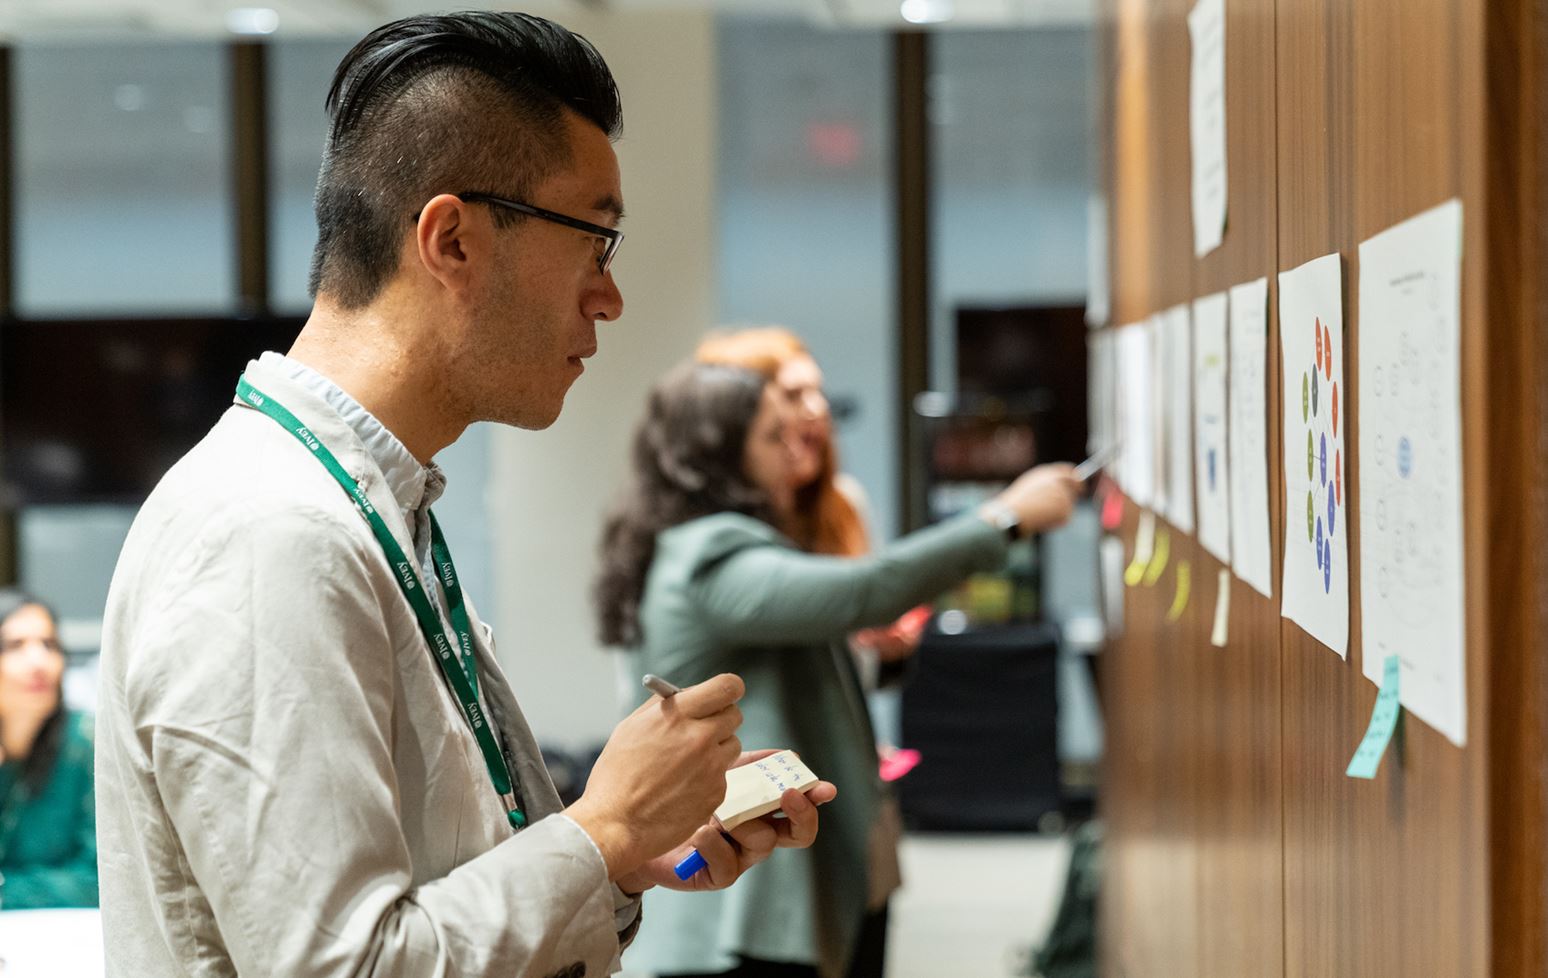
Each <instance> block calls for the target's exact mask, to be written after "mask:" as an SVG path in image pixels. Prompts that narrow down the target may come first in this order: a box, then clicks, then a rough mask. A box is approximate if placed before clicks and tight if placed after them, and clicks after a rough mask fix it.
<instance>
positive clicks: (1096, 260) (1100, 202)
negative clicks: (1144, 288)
mask: <svg viewBox="0 0 1548 978" xmlns="http://www.w3.org/2000/svg"><path fill="white" fill-rule="evenodd" d="M1107 241H1108V239H1107V195H1106V194H1099V193H1094V194H1091V195H1090V196H1089V197H1087V198H1086V325H1087V326H1090V327H1091V328H1092V329H1096V328H1098V327H1100V326H1106V325H1107V320H1108V317H1109V316H1110V315H1111V313H1112V301H1111V295H1112V293H1111V291H1110V290H1109V284H1108V271H1107V248H1108V243H1107Z"/></svg>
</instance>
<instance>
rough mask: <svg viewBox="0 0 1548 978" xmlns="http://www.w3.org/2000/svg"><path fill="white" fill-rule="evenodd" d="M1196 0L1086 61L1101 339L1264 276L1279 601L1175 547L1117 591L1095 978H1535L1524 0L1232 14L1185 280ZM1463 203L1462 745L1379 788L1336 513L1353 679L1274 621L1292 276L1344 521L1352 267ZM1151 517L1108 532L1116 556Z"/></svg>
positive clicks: (1265, 2) (1333, 4)
mask: <svg viewBox="0 0 1548 978" xmlns="http://www.w3.org/2000/svg"><path fill="white" fill-rule="evenodd" d="M1189 6H1191V3H1190V2H1189V0H1150V2H1145V0H1115V2H1114V3H1112V4H1109V5H1108V8H1107V12H1108V16H1109V17H1110V21H1109V23H1110V28H1111V29H1110V33H1109V34H1108V36H1107V38H1106V41H1105V47H1104V50H1105V51H1106V57H1107V59H1108V62H1109V78H1110V79H1111V80H1112V89H1111V100H1110V102H1109V111H1110V112H1111V118H1110V120H1109V123H1110V125H1109V129H1110V136H1111V138H1110V142H1109V144H1108V147H1107V150H1108V155H1107V159H1108V164H1107V165H1108V169H1109V194H1110V201H1111V208H1110V213H1111V220H1112V227H1111V239H1112V272H1113V296H1114V311H1113V321H1114V322H1115V323H1129V322H1135V321H1138V320H1141V319H1143V318H1145V317H1147V316H1149V315H1151V314H1153V313H1156V312H1159V311H1161V310H1163V309H1165V308H1167V307H1169V306H1171V305H1174V304H1176V303H1178V302H1183V301H1188V300H1191V299H1193V298H1196V297H1198V296H1201V295H1205V294H1208V293H1211V292H1217V291H1221V290H1224V289H1226V288H1228V287H1229V286H1232V285H1235V284H1239V283H1241V282H1245V281H1248V280H1251V279H1254V278H1257V277H1259V276H1265V275H1266V276H1269V277H1270V307H1271V315H1270V329H1271V334H1270V338H1269V350H1270V356H1269V363H1268V374H1267V375H1268V378H1269V391H1268V400H1269V405H1270V418H1269V422H1268V429H1269V442H1270V444H1269V449H1268V450H1269V452H1270V466H1269V473H1270V505H1271V510H1272V512H1271V518H1272V519H1271V521H1272V527H1273V534H1272V544H1273V546H1272V550H1273V560H1274V565H1275V573H1274V589H1275V597H1273V598H1272V599H1266V598H1263V597H1261V596H1259V595H1257V594H1256V592H1253V591H1252V590H1251V589H1250V588H1248V587H1247V586H1246V585H1245V584H1243V583H1242V582H1240V581H1233V584H1232V594H1231V601H1232V613H1231V632H1230V641H1229V644H1228V646H1227V648H1225V649H1223V650H1222V649H1214V648H1212V647H1211V646H1209V644H1208V632H1209V618H1210V612H1211V611H1212V608H1213V603H1214V590H1215V584H1214V581H1215V572H1216V571H1217V570H1218V567H1219V565H1218V564H1217V563H1216V562H1215V561H1214V560H1213V559H1212V558H1211V557H1209V556H1208V555H1207V554H1205V553H1204V552H1203V551H1202V549H1201V548H1199V547H1198V545H1197V543H1196V542H1195V541H1194V540H1192V539H1191V538H1182V537H1181V536H1179V535H1177V534H1175V533H1174V534H1172V538H1171V550H1172V561H1171V563H1172V567H1173V568H1175V566H1176V564H1177V562H1178V561H1179V560H1182V559H1186V560H1188V561H1189V563H1190V565H1191V567H1192V570H1193V583H1194V599H1193V602H1192V604H1191V607H1190V609H1189V612H1188V614H1187V615H1185V616H1184V618H1183V620H1182V621H1180V622H1177V623H1175V624H1167V623H1166V622H1165V621H1164V616H1165V612H1166V609H1167V607H1168V605H1169V604H1170V599H1171V594H1172V588H1173V587H1174V586H1175V583H1174V582H1175V576H1174V575H1175V571H1174V570H1173V569H1169V571H1168V573H1167V574H1166V575H1165V576H1164V578H1163V581H1162V582H1161V583H1160V584H1159V585H1157V586H1156V587H1154V588H1146V587H1138V588H1132V589H1129V590H1128V591H1127V594H1126V615H1127V621H1128V628H1127V630H1126V632H1125V634H1124V635H1123V636H1122V637H1121V638H1120V639H1118V640H1117V641H1116V642H1114V643H1113V648H1112V651H1111V654H1110V655H1109V656H1108V658H1107V660H1106V661H1105V663H1104V694H1105V696H1106V699H1107V711H1106V712H1107V716H1108V718H1109V726H1110V731H1109V741H1108V755H1109V756H1108V763H1107V768H1106V771H1105V775H1104V777H1105V782H1104V784H1105V795H1104V812H1105V814H1106V817H1107V819H1108V824H1109V844H1108V865H1109V874H1108V878H1107V885H1106V888H1105V889H1104V893H1103V900H1102V910H1103V927H1102V934H1103V973H1104V974H1107V975H1113V976H1122V978H1139V976H1145V975H1154V976H1158V978H1173V976H1193V975H1200V976H1231V978H1238V976H1265V978H1266V976H1274V978H1290V976H1294V978H1302V976H1352V978H1387V976H1391V978H1398V976H1408V975H1413V974H1425V975H1440V976H1448V978H1449V976H1454V975H1455V976H1474V975H1476V976H1491V978H1492V976H1497V978H1526V976H1529V975H1543V974H1548V960H1545V945H1548V940H1545V934H1548V925H1545V917H1548V900H1545V897H1544V882H1545V880H1548V851H1545V850H1548V847H1545V845H1544V843H1545V841H1548V840H1545V838H1544V836H1545V834H1548V832H1545V829H1548V788H1545V784H1548V780H1545V777H1544V773H1543V772H1544V768H1545V766H1548V765H1545V760H1548V757H1545V751H1548V733H1545V730H1548V669H1545V668H1544V661H1543V654H1542V653H1543V650H1544V647H1545V642H1544V639H1543V636H1544V634H1548V580H1545V575H1548V567H1545V564H1548V558H1545V556H1544V549H1545V546H1548V512H1545V511H1548V485H1545V482H1548V393H1545V391H1544V382H1545V380H1548V331H1545V330H1544V328H1543V326H1544V323H1545V320H1548V289H1545V288H1544V286H1543V284H1542V283H1544V282H1548V230H1545V222H1544V221H1543V220H1542V219H1541V214H1542V205H1543V204H1544V202H1545V197H1548V195H1545V194H1544V189H1545V188H1544V175H1545V172H1548V134H1545V133H1548V126H1545V124H1544V117H1545V115H1548V92H1545V91H1544V89H1543V84H1544V81H1545V78H1544V72H1543V65H1544V64H1545V63H1548V26H1545V18H1544V17H1543V12H1542V10H1541V9H1540V7H1541V6H1542V0H1497V2H1495V3H1491V4H1487V5H1485V4H1478V3H1474V2H1470V0H1227V139H1228V167H1229V175H1230V184H1229V192H1230V199H1229V208H1228V214H1229V218H1228V220H1229V223H1228V227H1227V232H1226V237H1225V241H1224V243H1223V245H1222V246H1221V247H1220V248H1219V249H1217V250H1216V251H1215V252H1213V253H1211V254H1210V255H1208V256H1206V257H1205V258H1204V259H1202V260H1198V261H1195V260H1194V259H1193V256H1192V247H1191V244H1192V239H1191V218H1190V212H1189V198H1190V181H1189V169H1188V166H1189V161H1188V148H1187V132H1188V129H1187V112H1188V64H1189V51H1190V48H1189V42H1188V36H1187V28H1186V15H1187V11H1188V8H1189ZM1451 197H1460V198H1461V199H1462V200H1463V202H1464V212H1465V219H1464V227H1465V246H1464V265H1463V394H1464V409H1463V432H1464V434H1463V437H1464V463H1463V464H1464V494H1465V498H1466V500H1467V515H1466V539H1467V550H1466V555H1467V575H1468V582H1467V611H1468V642H1469V656H1468V684H1469V685H1468V711H1469V729H1468V744H1467V747H1466V748H1465V749H1459V748H1457V747H1455V746H1454V745H1452V744H1451V743H1449V742H1448V741H1447V740H1446V739H1445V738H1444V737H1442V736H1441V735H1440V734H1438V733H1436V732H1435V731H1434V730H1433V729H1431V728H1429V727H1427V726H1426V725H1424V724H1423V723H1422V722H1419V721H1416V720H1414V719H1412V718H1407V719H1405V721H1404V723H1403V725H1402V726H1401V728H1400V731H1399V735H1398V738H1397V739H1396V740H1395V741H1394V744H1393V747H1392V748H1391V749H1390V750H1389V753H1388V756H1387V759H1386V760H1385V761H1384V763H1383V768H1382V772H1381V774H1380V776H1379V777H1378V778H1377V779H1376V780H1375V781H1372V782H1360V781H1353V780H1351V779H1348V778H1346V777H1345V776H1344V774H1343V771H1344V767H1345V765H1346V764H1347V762H1348V760H1349V757H1350V755H1351V754H1352V752H1353V750H1354V747H1355V745H1356V744H1357V743H1358V741H1359V739H1360V736H1361V734H1362V733H1363V731H1364V727H1365V725H1366V723H1367V721H1368V719H1369V716H1370V712H1371V709H1372V706H1373V704H1374V701H1375V697H1376V689H1375V687H1374V686H1373V685H1372V684H1371V683H1369V682H1368V681H1367V680H1366V679H1365V678H1364V676H1363V673H1362V669H1361V655H1362V650H1361V648H1360V642H1359V630H1360V614H1359V607H1360V604H1359V602H1360V575H1359V561H1358V553H1359V549H1358V548H1359V539H1360V537H1359V532H1360V529H1359V526H1358V509H1357V506H1354V505H1351V507H1350V510H1349V511H1350V521H1349V525H1350V561H1351V575H1352V576H1351V581H1350V629H1351V631H1350V643H1349V646H1350V653H1349V657H1348V659H1347V660H1343V659H1340V658H1339V657H1338V656H1337V655H1336V654H1335V653H1333V652H1332V651H1330V650H1328V649H1326V648H1325V647H1323V646H1321V645H1320V644H1319V643H1317V642H1315V641H1314V640H1312V639H1311V638H1310V637H1309V636H1307V635H1306V634H1305V633H1303V632H1302V631H1301V630H1300V629H1299V628H1298V627H1297V626H1295V625H1293V624H1291V623H1289V622H1286V621H1283V620H1282V619H1281V618H1280V616H1279V607H1280V601H1279V595H1280V594H1281V593H1282V582H1281V580H1280V571H1279V565H1280V563H1281V561H1282V554H1283V540H1284V532H1285V528H1284V519H1283V505H1284V503H1283V464H1282V462H1281V457H1282V447H1281V433H1280V432H1281V423H1282V422H1281V417H1280V408H1279V405H1280V403H1281V401H1282V394H1281V391H1280V387H1281V381H1280V373H1281V366H1280V360H1279V335H1278V323H1277V303H1278V289H1277V282H1275V281H1274V277H1275V276H1276V275H1277V273H1278V272H1280V271H1282V270H1287V269H1290V268H1293V267H1295V266H1297V265H1299V264H1301V263H1302V262H1305V261H1308V260H1310V259H1312V258H1316V257H1319V256H1321V255H1324V254H1329V253H1333V252H1338V253H1340V254H1342V255H1343V257H1344V282H1345V324H1346V327H1345V350H1344V353H1345V362H1346V364H1347V365H1348V370H1347V373H1346V378H1347V380H1346V386H1347V388H1348V391H1347V397H1346V400H1347V404H1348V407H1349V411H1348V413H1347V417H1348V419H1349V420H1348V422H1347V427H1348V428H1349V434H1348V435H1347V440H1346V445H1348V446H1350V451H1349V454H1350V455H1351V457H1350V458H1349V460H1348V463H1347V465H1348V469H1347V471H1346V473H1345V478H1346V480H1347V481H1348V482H1349V483H1350V491H1351V496H1352V497H1353V498H1358V493H1359V491H1360V487H1359V480H1358V457H1357V455H1356V454H1355V453H1356V452H1357V450H1358V449H1357V444H1358V425H1359V393H1360V392H1359V389H1358V379H1357V370H1358V363H1357V360H1356V356H1357V337H1358V331H1359V328H1360V321H1359V308H1358V303H1357V301H1356V297H1357V295H1358V281H1359V279H1358V276H1359V266H1358V251H1357V249H1358V245H1359V243H1360V241H1362V240H1364V239H1366V238H1368V237H1370V236H1371V235H1373V234H1375V233H1377V232H1379V231H1381V230H1382V229H1384V228H1386V227H1389V226H1390V225H1392V224H1394V223H1397V222H1399V221H1401V220H1403V219H1405V218H1407V217H1410V216H1412V215H1414V214H1417V213H1419V212H1420V211H1423V210H1425V209H1427V208H1429V207H1431V206H1433V205H1435V204H1437V203H1440V202H1441V201H1443V200H1446V199H1449V198H1451ZM1137 520H1138V514H1137V513H1136V512H1135V511H1134V510H1133V508H1132V507H1130V510H1129V512H1128V513H1127V514H1126V518H1125V521H1124V526H1123V527H1122V529H1121V531H1120V533H1121V535H1122V536H1123V538H1124V540H1125V541H1126V544H1127V545H1128V546H1129V547H1130V548H1131V551H1132V545H1133V539H1134V535H1135V526H1136V525H1137Z"/></svg>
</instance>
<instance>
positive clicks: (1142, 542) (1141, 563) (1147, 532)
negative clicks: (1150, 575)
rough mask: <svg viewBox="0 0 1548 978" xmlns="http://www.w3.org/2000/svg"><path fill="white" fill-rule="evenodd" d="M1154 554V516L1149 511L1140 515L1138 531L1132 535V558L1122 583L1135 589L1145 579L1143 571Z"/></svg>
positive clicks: (1125, 570)
mask: <svg viewBox="0 0 1548 978" xmlns="http://www.w3.org/2000/svg"><path fill="white" fill-rule="evenodd" d="M1155 552H1156V515H1155V514H1154V513H1152V512H1150V511H1148V510H1147V511H1145V512H1143V513H1141V514H1140V519H1139V530H1138V531H1137V532H1136V533H1135V534H1134V558H1133V559H1132V560H1130V561H1129V566H1128V567H1127V568H1125V569H1124V572H1123V583H1125V584H1127V585H1128V586H1129V587H1135V586H1136V585H1138V584H1139V583H1140V582H1141V581H1143V580H1144V579H1145V570H1146V569H1147V568H1148V567H1149V566H1150V559H1151V557H1153V556H1154V555H1155Z"/></svg>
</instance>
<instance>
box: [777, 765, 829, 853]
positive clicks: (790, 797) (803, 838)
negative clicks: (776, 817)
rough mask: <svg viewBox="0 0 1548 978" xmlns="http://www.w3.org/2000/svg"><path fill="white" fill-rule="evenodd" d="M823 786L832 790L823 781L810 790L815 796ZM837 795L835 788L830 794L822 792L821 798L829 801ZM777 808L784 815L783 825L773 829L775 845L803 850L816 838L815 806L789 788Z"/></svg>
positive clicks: (798, 792) (802, 795) (804, 796)
mask: <svg viewBox="0 0 1548 978" xmlns="http://www.w3.org/2000/svg"><path fill="white" fill-rule="evenodd" d="M824 785H827V787H829V788H833V786H832V785H831V784H828V783H827V782H826V781H824V782H822V783H820V784H818V785H817V786H816V787H814V788H812V789H811V790H812V792H813V793H814V794H815V793H816V792H817V791H818V789H819V788H822V787H823V786H824ZM837 794H838V790H837V789H836V788H834V789H833V791H832V792H831V794H830V793H829V792H823V796H826V800H829V801H831V800H832V799H833V797H834V796H836V795H837ZM779 807H780V810H781V811H783V812H784V813H785V818H784V819H783V824H781V825H779V826H778V827H777V828H776V829H775V831H776V832H777V833H778V836H779V839H778V842H777V843H776V845H778V846H779V847H780V848H782V849H805V848H806V847H807V846H809V845H811V844H812V843H813V842H814V841H815V840H816V838H817V805H815V804H813V803H812V801H811V800H809V799H808V798H807V797H806V795H804V794H802V793H801V792H800V791H798V790H796V789H795V788H790V789H788V790H786V791H785V793H784V795H782V796H781V797H780V799H779Z"/></svg>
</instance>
